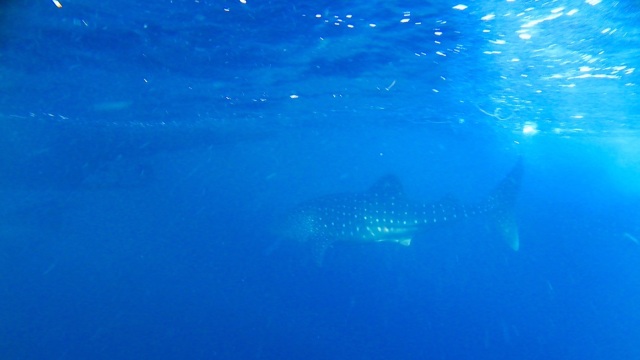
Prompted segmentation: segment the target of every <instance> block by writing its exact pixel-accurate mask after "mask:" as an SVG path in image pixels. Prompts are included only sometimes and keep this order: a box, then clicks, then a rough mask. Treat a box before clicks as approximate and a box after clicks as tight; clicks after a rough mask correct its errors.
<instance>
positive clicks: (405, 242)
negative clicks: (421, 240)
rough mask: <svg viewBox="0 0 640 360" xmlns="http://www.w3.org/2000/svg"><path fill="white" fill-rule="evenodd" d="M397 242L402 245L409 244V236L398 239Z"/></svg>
mask: <svg viewBox="0 0 640 360" xmlns="http://www.w3.org/2000/svg"><path fill="white" fill-rule="evenodd" d="M398 244H400V245H402V246H410V245H411V238H408V239H400V240H398Z"/></svg>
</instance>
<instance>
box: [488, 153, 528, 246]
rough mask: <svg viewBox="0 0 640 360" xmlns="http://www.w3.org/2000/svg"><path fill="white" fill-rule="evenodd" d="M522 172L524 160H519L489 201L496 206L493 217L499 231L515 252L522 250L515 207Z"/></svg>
mask: <svg viewBox="0 0 640 360" xmlns="http://www.w3.org/2000/svg"><path fill="white" fill-rule="evenodd" d="M522 172H523V166H522V158H518V161H517V163H516V164H515V165H514V167H513V168H512V169H511V171H510V172H509V174H508V175H507V176H506V177H505V178H504V179H503V180H502V181H501V182H500V184H499V185H498V186H497V187H496V188H495V190H494V191H493V193H492V194H491V197H490V200H489V201H490V202H491V203H493V204H494V206H493V207H494V210H493V213H492V216H493V217H494V219H495V222H496V225H497V228H498V231H499V232H500V234H501V235H502V239H503V240H504V241H505V243H506V244H507V245H508V246H509V247H510V248H511V249H513V250H514V251H518V249H519V248H520V238H519V235H518V223H517V221H516V215H515V205H516V199H517V196H518V191H519V190H520V182H521V179H522Z"/></svg>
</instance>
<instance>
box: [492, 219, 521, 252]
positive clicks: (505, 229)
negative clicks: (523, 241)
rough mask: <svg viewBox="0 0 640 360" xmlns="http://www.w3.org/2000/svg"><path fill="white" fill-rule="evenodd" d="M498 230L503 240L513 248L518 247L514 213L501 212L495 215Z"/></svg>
mask: <svg viewBox="0 0 640 360" xmlns="http://www.w3.org/2000/svg"><path fill="white" fill-rule="evenodd" d="M496 221H497V223H498V230H499V231H500V234H501V235H502V239H503V240H504V242H505V243H506V244H507V245H508V246H509V247H510V248H511V249H512V250H513V251H518V249H520V236H519V234H518V223H517V222H516V219H515V216H514V214H511V213H503V214H499V215H498V216H496Z"/></svg>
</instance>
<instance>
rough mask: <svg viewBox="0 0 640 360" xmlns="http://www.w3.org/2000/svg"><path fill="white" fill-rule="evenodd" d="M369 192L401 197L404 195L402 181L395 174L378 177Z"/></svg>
mask: <svg viewBox="0 0 640 360" xmlns="http://www.w3.org/2000/svg"><path fill="white" fill-rule="evenodd" d="M369 192H370V193H373V194H377V195H378V196H385V197H392V198H400V197H403V196H404V189H403V188H402V183H401V182H400V180H398V178H397V177H395V175H385V176H383V177H381V178H379V179H378V181H376V182H375V183H374V184H373V185H372V186H371V187H370V188H369Z"/></svg>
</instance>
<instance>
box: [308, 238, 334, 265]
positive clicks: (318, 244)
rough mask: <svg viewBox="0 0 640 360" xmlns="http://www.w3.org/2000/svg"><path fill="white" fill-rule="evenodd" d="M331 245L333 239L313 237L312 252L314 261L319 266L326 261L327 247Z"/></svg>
mask: <svg viewBox="0 0 640 360" xmlns="http://www.w3.org/2000/svg"><path fill="white" fill-rule="evenodd" d="M329 246H331V241H329V240H328V239H327V238H324V237H323V238H314V239H312V245H311V252H312V254H311V255H312V256H313V261H314V262H315V263H316V265H318V266H322V264H323V263H324V255H325V253H326V252H327V249H328V248H329Z"/></svg>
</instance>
